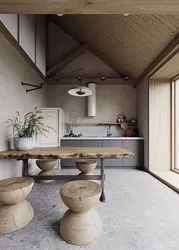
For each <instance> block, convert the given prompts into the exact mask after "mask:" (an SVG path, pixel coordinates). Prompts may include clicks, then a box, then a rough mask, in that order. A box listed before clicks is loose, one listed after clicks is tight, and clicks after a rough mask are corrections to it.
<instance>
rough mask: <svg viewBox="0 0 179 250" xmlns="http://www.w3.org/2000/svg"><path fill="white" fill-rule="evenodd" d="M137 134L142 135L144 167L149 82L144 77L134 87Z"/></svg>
mask: <svg viewBox="0 0 179 250" xmlns="http://www.w3.org/2000/svg"><path fill="white" fill-rule="evenodd" d="M136 94H137V97H136V99H137V121H138V129H139V135H141V136H143V137H144V167H145V168H147V169H148V168H149V83H148V79H145V80H144V81H143V82H141V84H140V85H139V86H138V87H137V89H136Z"/></svg>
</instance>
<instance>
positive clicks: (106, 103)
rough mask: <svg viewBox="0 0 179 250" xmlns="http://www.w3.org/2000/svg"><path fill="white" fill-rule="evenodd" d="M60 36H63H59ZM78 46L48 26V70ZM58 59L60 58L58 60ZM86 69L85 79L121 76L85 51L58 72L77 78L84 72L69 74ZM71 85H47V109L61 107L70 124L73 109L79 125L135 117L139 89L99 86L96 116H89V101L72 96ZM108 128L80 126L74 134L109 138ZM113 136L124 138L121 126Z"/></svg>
mask: <svg viewBox="0 0 179 250" xmlns="http://www.w3.org/2000/svg"><path fill="white" fill-rule="evenodd" d="M59 34H60V35H59ZM77 45H78V43H77V42H76V41H75V40H74V39H73V38H72V37H70V36H69V35H68V34H66V33H64V32H63V31H62V30H61V29H60V28H59V27H58V26H57V25H55V24H54V23H52V22H49V23H48V68H49V67H51V66H53V65H54V64H55V63H57V62H58V60H60V59H61V58H63V57H64V56H65V54H68V53H69V51H70V50H72V49H74V48H75V47H76V46H77ZM58 58H59V59H58ZM79 68H83V70H84V76H85V77H99V78H100V77H101V76H105V77H119V74H118V73H117V72H116V71H114V70H113V69H112V68H111V67H109V66H108V65H106V64H105V63H104V62H103V61H101V60H100V59H99V58H98V57H96V56H95V55H94V54H93V53H91V52H90V51H89V50H87V51H86V52H84V53H83V54H82V55H80V56H79V57H78V58H76V59H75V60H74V61H72V62H71V63H70V64H69V65H67V66H66V67H65V68H64V69H63V70H62V71H61V72H58V73H56V76H59V77H78V76H80V75H81V71H77V72H76V73H72V74H69V73H70V72H71V71H74V70H76V69H79ZM67 75H68V76H67ZM72 86H73V82H72V84H71V85H68V86H57V85H55V86H48V106H49V107H60V108H62V109H64V110H65V112H66V120H67V121H69V114H70V112H71V110H72V109H74V110H75V113H76V114H77V115H78V122H80V123H103V122H116V118H117V115H119V114H124V115H125V116H126V117H127V119H131V118H136V90H135V89H134V88H133V87H132V86H129V85H126V86H123V85H121V86H115V85H111V86H110V85H108V86H107V85H104V86H99V85H97V116H96V117H94V118H89V117H87V98H84V97H82V98H79V97H72V96H70V95H69V94H68V90H69V89H70V88H71V87H72ZM106 131H107V127H79V128H75V129H74V132H75V133H81V132H82V133H83V135H98V136H103V135H104V136H106V133H107V132H106ZM112 133H113V135H123V134H124V130H123V129H120V127H119V126H115V127H113V128H112Z"/></svg>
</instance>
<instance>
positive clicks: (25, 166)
mask: <svg viewBox="0 0 179 250" xmlns="http://www.w3.org/2000/svg"><path fill="white" fill-rule="evenodd" d="M22 163H23V166H22V176H28V175H29V164H28V159H24V160H22Z"/></svg>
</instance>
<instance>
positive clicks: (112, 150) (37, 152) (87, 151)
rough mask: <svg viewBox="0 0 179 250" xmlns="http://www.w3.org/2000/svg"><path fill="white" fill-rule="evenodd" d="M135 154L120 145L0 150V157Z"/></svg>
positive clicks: (114, 156)
mask: <svg viewBox="0 0 179 250" xmlns="http://www.w3.org/2000/svg"><path fill="white" fill-rule="evenodd" d="M133 157H134V154H133V153H132V152H130V151H128V150H126V149H124V148H120V147H100V148H93V147H92V148H85V147H81V148H77V147H39V148H34V149H32V150H26V151H18V150H13V149H12V150H7V151H1V152H0V159H3V158H4V159H22V160H23V159H47V158H48V159H50V158H51V159H74V158H86V159H88V158H90V159H91V158H93V159H105V158H107V159H119V158H133Z"/></svg>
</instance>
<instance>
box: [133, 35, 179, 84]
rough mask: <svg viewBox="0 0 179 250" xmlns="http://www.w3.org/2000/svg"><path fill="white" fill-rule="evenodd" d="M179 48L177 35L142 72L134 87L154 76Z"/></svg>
mask: <svg viewBox="0 0 179 250" xmlns="http://www.w3.org/2000/svg"><path fill="white" fill-rule="evenodd" d="M178 48H179V35H177V36H176V37H175V39H174V40H172V41H171V42H170V43H169V44H168V45H167V47H166V48H165V49H164V50H163V51H162V52H161V53H160V54H159V55H158V56H157V57H156V58H155V60H154V61H153V62H152V63H151V64H150V65H149V66H148V67H147V68H146V69H145V70H144V72H143V73H142V75H141V76H140V77H139V78H138V79H137V80H136V84H135V87H136V86H138V84H140V83H141V81H142V80H144V79H145V78H147V77H151V76H152V75H154V74H155V73H156V72H157V71H158V70H159V69H160V68H161V67H162V66H164V65H165V64H166V63H167V62H168V61H169V60H170V59H171V58H172V57H173V56H174V55H175V54H176V53H178Z"/></svg>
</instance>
